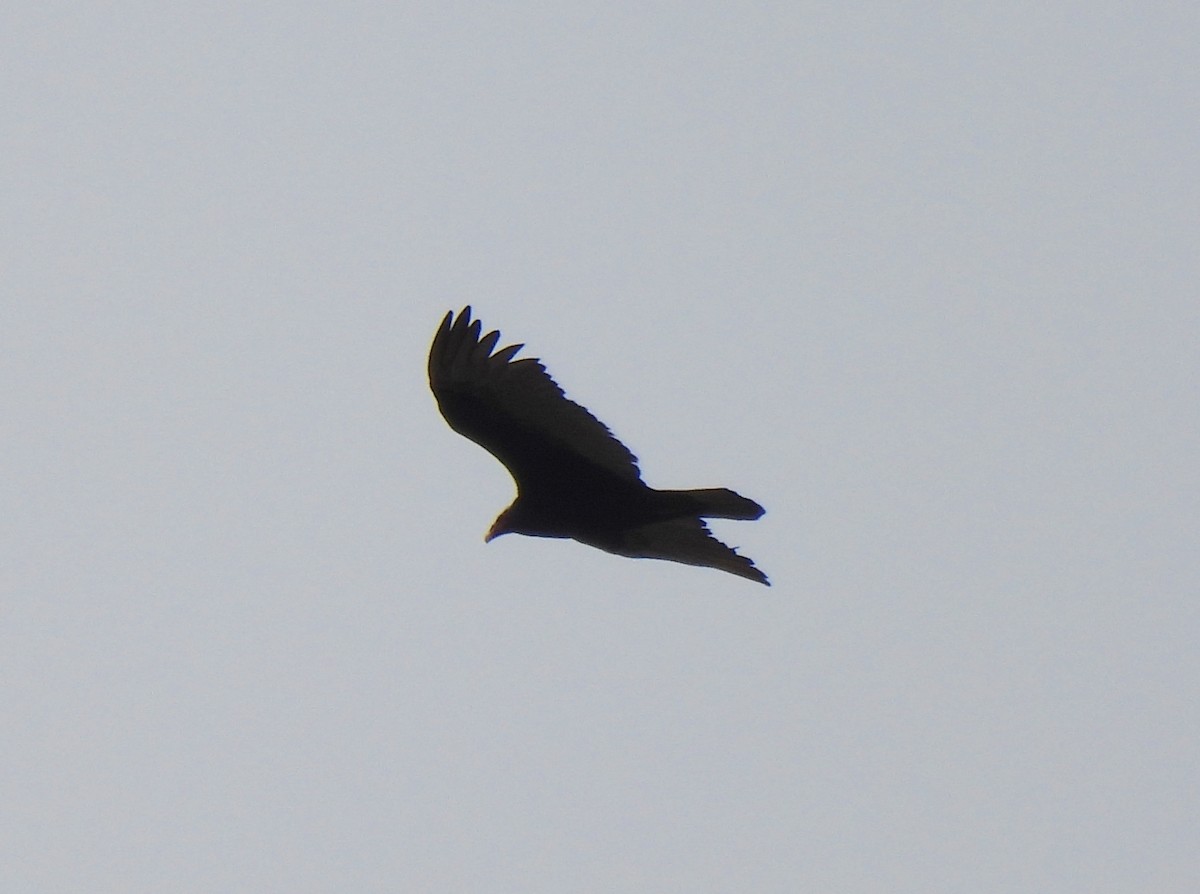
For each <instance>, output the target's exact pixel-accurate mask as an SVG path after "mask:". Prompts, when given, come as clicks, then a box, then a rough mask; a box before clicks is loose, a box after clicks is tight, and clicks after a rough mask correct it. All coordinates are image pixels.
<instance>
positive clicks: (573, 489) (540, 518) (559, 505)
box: [429, 307, 770, 586]
mask: <svg viewBox="0 0 1200 894" xmlns="http://www.w3.org/2000/svg"><path fill="white" fill-rule="evenodd" d="M481 332H482V328H481V325H480V322H479V320H474V321H472V320H471V308H470V307H465V308H463V310H462V311H461V312H460V313H459V314H458V316H457V317H456V316H455V315H454V312H453V311H451V312H450V313H448V314H446V316H445V318H444V319H443V320H442V325H441V327H440V328H439V329H438V331H437V334H436V335H435V336H434V338H433V345H432V346H431V347H430V349H429V387H430V388H431V389H432V390H433V394H434V397H436V398H437V403H438V408H439V409H440V410H441V411H442V415H443V416H444V417H445V418H446V421H447V422H448V423H450V427H451V428H452V429H454V430H455V431H456V432H458V433H459V434H460V435H463V436H464V437H467V438H470V439H471V440H472V441H474V442H475V443H476V444H479V445H480V446H481V447H483V448H484V449H485V450H487V451H488V452H489V453H491V454H492V455H493V456H495V457H496V459H498V460H500V462H502V463H503V464H504V465H505V466H506V467H507V468H508V471H509V472H510V473H511V474H512V477H513V480H514V481H515V482H516V485H517V498H516V500H515V501H513V504H512V505H511V506H509V507H508V508H507V509H505V510H504V511H503V512H502V513H500V516H499V517H498V518H497V519H496V521H495V523H494V524H493V525H492V527H491V530H489V531H488V533H487V536H486V537H485V538H484V539H485V540H486V541H490V540H492V539H493V538H496V537H499V536H500V535H501V534H510V533H511V534H526V535H529V536H532V537H557V538H570V539H572V540H577V541H579V542H580V543H585V544H587V545H588V546H594V547H596V548H597V549H602V550H605V551H606V552H610V553H615V554H616V555H618V556H629V557H631V558H637V559H666V560H668V561H672V562H682V563H684V564H686V565H702V566H705V567H708V568H718V569H720V570H721V571H728V572H729V573H730V574H736V575H738V576H739V577H745V578H748V579H750V580H753V581H758V582H759V583H761V584H767V586H770V582H769V581H768V580H767V576H766V575H765V574H763V573H762V572H761V571H759V570H758V569H757V568H755V567H754V563H753V562H752V561H750V559H748V558H746V557H745V556H741V555H738V554H737V553H736V552H735V551H734V550H733V549H732V548H730V547H728V546H726V545H725V544H724V543H721V541H719V540H717V539H716V538H715V537H713V536H712V534H711V533H710V532H709V530H708V528H707V526H706V525H705V524H704V521H703V520H704V519H705V518H735V519H756V518H758V517H759V516H761V515H762V514H763V511H764V510H763V508H762V507H761V506H759V505H758V504H757V503H755V502H754V501H753V500H750V499H747V498H746V497H743V496H742V495H740V494H737V493H734V492H733V491H732V490H729V489H728V488H724V487H716V488H699V489H695V490H657V489H655V488H652V487H650V486H649V485H647V484H646V483H645V482H644V481H642V477H641V473H640V472H639V471H638V466H637V457H635V456H634V455H633V454H632V453H630V452H629V448H627V447H626V446H625V445H624V444H622V443H621V442H620V441H618V440H617V439H616V438H615V437H613V434H612V432H611V431H609V430H608V428H607V427H606V426H605V425H604V423H602V422H601V421H600V420H599V419H597V418H596V417H595V416H593V415H592V414H591V413H589V412H588V411H587V410H586V409H584V408H583V407H581V406H580V405H579V404H577V403H575V402H574V401H572V400H569V399H568V398H567V397H566V396H565V395H564V394H563V392H562V389H561V388H559V387H558V385H557V384H555V382H554V380H553V379H551V378H550V376H549V374H548V373H547V372H546V368H545V367H544V366H542V364H541V363H540V362H539V361H538V360H537V359H536V358H533V357H524V358H521V359H519V360H514V359H513V357H514V356H515V355H516V353H517V352H518V351H519V350H520V349H521V348H523V347H524V345H520V344H518V345H509V346H508V347H506V348H501V349H500V350H498V351H497V350H495V347H496V343H497V341H499V339H500V333H499V332H489V333H488V334H487V335H482V336H481V334H480V333H481Z"/></svg>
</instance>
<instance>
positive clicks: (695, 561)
mask: <svg viewBox="0 0 1200 894" xmlns="http://www.w3.org/2000/svg"><path fill="white" fill-rule="evenodd" d="M620 554H621V555H623V556H629V557H631V558H635V559H666V560H668V561H670V562H682V563H683V564H685V565H701V566H703V567H705V568H719V569H720V570H721V571H728V572H729V573H730V574H736V575H738V576H739V577H746V578H749V579H750V580H756V581H758V582H759V583H760V584H766V585H767V586H768V587H769V586H771V582H770V581H769V580H767V576H766V575H765V574H763V573H762V572H761V571H759V570H758V569H757V568H755V567H754V563H753V562H752V561H750V559H748V558H746V557H745V556H742V555H739V554H738V553H737V552H736V551H735V550H734V549H733V548H732V547H729V546H726V545H725V544H724V543H722V542H721V541H720V540H718V539H717V538H716V537H714V536H713V535H712V532H711V531H709V530H708V526H707V525H705V524H704V522H702V521H701V520H700V519H698V518H675V519H671V520H670V521H664V522H656V523H654V524H650V525H642V526H641V527H637V528H633V529H631V530H629V531H626V532H625V533H624V535H623V538H622V544H621V550H620Z"/></svg>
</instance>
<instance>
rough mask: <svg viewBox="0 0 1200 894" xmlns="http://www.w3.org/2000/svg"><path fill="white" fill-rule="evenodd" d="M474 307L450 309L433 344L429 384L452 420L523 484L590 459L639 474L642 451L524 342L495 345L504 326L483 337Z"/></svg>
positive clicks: (633, 476) (607, 468)
mask: <svg viewBox="0 0 1200 894" xmlns="http://www.w3.org/2000/svg"><path fill="white" fill-rule="evenodd" d="M480 332H481V326H480V322H479V320H475V321H474V322H472V321H471V308H470V307H465V308H463V310H462V311H461V312H460V313H459V315H458V317H457V318H455V316H454V313H453V312H450V313H448V314H446V317H445V319H443V320H442V325H441V328H439V329H438V332H437V335H435V336H434V339H433V345H432V346H431V347H430V349H429V387H430V388H431V389H432V390H433V394H434V397H436V398H437V402H438V408H439V409H440V410H441V411H442V415H443V416H445V417H446V421H447V422H448V423H450V427H451V428H453V429H454V430H455V431H456V432H458V433H459V434H461V435H464V436H465V437H468V438H470V439H471V440H472V441H474V442H475V443H476V444H479V445H480V446H481V447H483V448H484V449H485V450H487V451H488V452H490V453H491V454H492V455H493V456H495V457H496V458H497V459H498V460H500V462H502V463H504V465H505V466H507V467H508V470H509V472H511V473H512V476H513V478H514V479H516V482H517V486H518V488H519V489H520V488H523V487H526V486H529V485H530V484H531V483H536V482H538V481H539V479H543V480H544V479H545V478H547V477H550V478H554V477H557V476H560V475H562V476H567V475H570V474H571V473H572V472H573V471H574V470H577V469H580V468H586V467H587V466H591V467H593V468H594V469H599V470H602V471H604V472H607V473H608V474H611V475H615V476H618V477H620V478H627V479H630V480H634V481H636V480H638V479H639V477H640V476H639V473H638V467H637V457H635V456H634V455H633V454H632V453H630V452H629V449H628V448H627V447H626V446H625V445H624V444H622V443H621V442H620V441H618V440H617V439H616V438H615V437H613V434H612V432H610V431H609V430H608V428H607V427H606V426H605V425H604V423H602V422H601V421H600V420H599V419H597V418H596V417H595V416H593V415H592V414H591V413H589V412H588V411H587V410H585V409H584V408H583V407H581V406H580V405H579V404H577V403H575V402H574V401H571V400H568V399H567V398H566V397H565V396H564V395H563V392H562V389H561V388H559V387H558V385H557V384H555V382H554V380H553V379H551V378H550V376H549V375H548V374H547V373H546V368H545V367H544V366H542V364H541V363H540V362H538V360H536V359H535V358H532V357H526V358H522V359H520V360H513V359H512V358H513V355H514V354H516V353H517V351H519V350H520V349H521V348H522V347H524V345H519V344H518V345H509V346H508V347H506V348H502V349H500V350H499V351H495V353H493V350H494V349H495V347H496V342H497V341H498V340H499V338H500V333H499V332H489V333H488V334H487V335H484V336H482V337H480Z"/></svg>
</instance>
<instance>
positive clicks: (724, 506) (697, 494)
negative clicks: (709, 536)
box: [667, 487, 766, 520]
mask: <svg viewBox="0 0 1200 894" xmlns="http://www.w3.org/2000/svg"><path fill="white" fill-rule="evenodd" d="M667 493H669V494H679V495H681V496H685V497H688V498H689V500H690V501H691V503H692V506H693V509H692V511H693V512H695V513H696V515H698V516H700V517H701V518H737V519H743V520H752V519H756V518H758V517H759V516H760V515H762V514H763V512H765V511H766V510H764V509H763V508H762V507H761V506H759V505H758V504H757V503H755V502H754V501H753V500H751V499H748V498H746V497H743V496H742V495H741V494H738V493H734V492H733V491H731V490H730V489H729V488H727V487H700V488H696V489H695V490H669V491H667Z"/></svg>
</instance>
